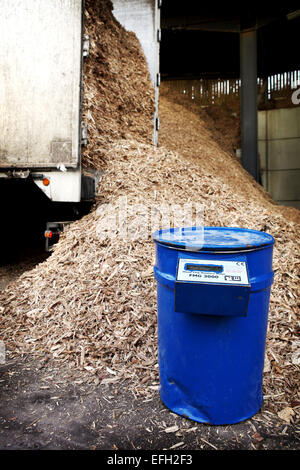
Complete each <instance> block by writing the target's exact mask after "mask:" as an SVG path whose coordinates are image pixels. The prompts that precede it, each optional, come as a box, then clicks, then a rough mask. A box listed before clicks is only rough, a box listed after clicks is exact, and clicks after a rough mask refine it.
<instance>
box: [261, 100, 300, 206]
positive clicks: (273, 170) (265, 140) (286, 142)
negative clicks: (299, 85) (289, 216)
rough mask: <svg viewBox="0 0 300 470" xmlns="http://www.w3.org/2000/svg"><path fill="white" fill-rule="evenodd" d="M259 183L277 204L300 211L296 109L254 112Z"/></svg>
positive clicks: (299, 134)
mask: <svg viewBox="0 0 300 470" xmlns="http://www.w3.org/2000/svg"><path fill="white" fill-rule="evenodd" d="M258 150H259V154H260V164H261V174H262V183H263V186H264V187H265V188H266V190H267V191H268V192H269V193H270V194H271V196H272V197H273V199H274V200H275V201H277V202H279V203H280V204H283V205H288V206H294V207H297V208H299V209H300V108H299V107H295V108H282V109H272V110H268V111H259V112H258Z"/></svg>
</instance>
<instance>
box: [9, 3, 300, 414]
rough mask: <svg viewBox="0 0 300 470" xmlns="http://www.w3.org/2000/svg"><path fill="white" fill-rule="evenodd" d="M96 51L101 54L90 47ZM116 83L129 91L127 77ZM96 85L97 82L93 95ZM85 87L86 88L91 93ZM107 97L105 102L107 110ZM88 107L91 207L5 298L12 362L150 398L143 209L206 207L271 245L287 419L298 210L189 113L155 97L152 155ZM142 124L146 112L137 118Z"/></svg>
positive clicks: (151, 348) (277, 353) (271, 357)
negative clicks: (275, 196) (41, 365)
mask: <svg viewBox="0 0 300 470" xmlns="http://www.w3.org/2000/svg"><path fill="white" fill-rule="evenodd" d="M89 3H90V2H88V4H89ZM101 3H102V2H101ZM89 11H90V10H89ZM90 18H91V16H90ZM91 21H92V20H91ZM114 24H115V23H114ZM105 34H107V35H108V36H107V38H106V39H105V41H106V42H107V43H108V42H109V37H110V34H113V32H111V30H110V29H109V28H107V31H106V33H105ZM122 34H123V33H122ZM119 37H121V35H120V36H119ZM102 41H104V39H103V38H102ZM92 47H94V48H95V49H97V46H96V43H95V44H92ZM136 47H137V51H136V57H137V58H140V59H141V61H142V63H144V58H143V57H142V54H141V52H140V50H139V48H138V46H137V45H136ZM99 53H100V52H99ZM95 55H97V54H96V53H95ZM92 57H93V56H92ZM91 60H93V58H92V59H91ZM95 60H96V59H95ZM125 65H126V64H124V67H125ZM131 65H132V63H131V61H129V63H128V67H129V68H130V67H131ZM91 67H93V66H92V65H91ZM125 68H126V67H125ZM121 78H122V77H121ZM121 78H120V77H119V80H121ZM142 78H143V77H142ZM143 79H144V80H146V78H145V77H144V78H143ZM86 80H87V79H86ZM104 86H105V87H106V86H108V85H106V84H105V85H104ZM121 86H124V89H125V90H128V88H129V87H132V83H131V82H128V81H127V75H126V74H125V75H124V77H123V82H121V81H120V87H121ZM97 87H98V84H97V83H96V82H93V85H91V89H92V90H94V91H93V93H95V90H98V88H97ZM149 87H150V85H148V89H150V88H149ZM91 89H90V88H89V85H87V86H86V92H87V93H89V94H90V93H91ZM99 90H103V83H100V84H99ZM134 91H135V90H131V92H132V93H134ZM97 93H98V92H97ZM99 93H101V91H99ZM110 98H111V97H110V96H106V97H105V98H101V99H105V100H107V101H106V106H107V109H109V107H110V106H111V102H110ZM117 99H119V98H117ZM86 100H87V98H86ZM94 100H95V114H93V120H94V126H95V132H94V131H93V135H92V136H91V137H92V138H91V141H92V143H91V146H90V147H88V152H87V154H86V161H89V162H92V163H93V165H94V167H95V168H101V169H102V170H104V171H103V176H102V179H101V181H100V183H99V187H98V195H97V204H96V205H95V207H94V210H93V211H92V212H91V213H90V214H88V215H87V216H85V217H84V218H82V219H81V220H79V221H77V222H74V223H73V224H72V225H70V226H69V227H68V228H67V230H66V231H65V232H64V234H63V236H62V238H61V240H60V242H59V243H58V244H57V245H56V246H55V249H54V252H53V254H52V255H51V256H50V257H49V258H48V259H47V260H46V261H45V262H43V263H41V264H39V265H37V266H36V267H35V268H34V269H32V270H31V271H28V272H26V273H23V274H22V275H21V276H20V277H19V279H18V281H17V282H12V283H11V284H10V285H8V286H7V287H6V289H5V290H4V291H3V292H2V293H1V295H0V305H1V307H0V309H1V310H0V325H1V339H2V340H4V341H5V344H6V347H7V348H8V349H9V350H10V351H11V352H12V353H13V354H15V355H20V354H24V353H31V354H34V355H38V356H40V357H44V358H45V359H46V360H49V361H50V362H52V363H53V361H54V362H55V363H56V364H58V365H59V366H61V367H65V368H66V369H67V370H68V374H69V377H70V380H71V379H72V380H75V381H76V380H84V381H88V382H91V383H101V384H110V383H115V384H120V385H122V384H124V386H125V385H126V387H127V388H129V389H130V390H132V392H133V393H134V394H135V396H141V397H144V398H145V399H151V398H152V397H153V396H154V395H156V394H157V388H158V387H157V386H158V365H157V329H156V285H155V281H154V277H153V269H152V268H153V264H154V244H153V242H152V240H151V230H152V229H153V227H151V226H150V217H148V216H147V214H148V215H149V214H150V213H151V211H152V212H153V210H155V209H156V208H157V210H159V208H160V207H162V205H163V204H166V205H170V206H171V207H174V205H176V204H177V205H180V206H181V207H182V204H184V203H187V202H189V203H193V204H195V205H196V204H202V205H203V217H204V223H205V225H207V226H238V227H248V228H252V229H258V230H264V231H267V232H268V233H270V234H272V235H273V236H274V237H275V239H276V245H275V248H274V271H275V282H274V284H273V287H272V295H271V302H270V317H269V319H270V320H269V331H268V338H267V354H266V370H265V375H264V393H265V407H266V408H265V409H267V412H269V413H271V414H274V413H275V414H277V413H279V412H282V410H286V409H291V410H292V411H291V412H290V414H289V416H292V418H291V419H292V420H294V419H295V418H296V415H297V413H298V411H299V405H300V398H299V395H298V386H299V375H298V374H299V363H300V356H299V350H300V344H299V336H298V332H299V331H297V328H298V323H297V315H298V314H299V310H298V309H299V284H300V283H299V274H300V269H299V267H300V253H299V244H300V243H299V229H300V224H299V211H296V210H294V209H287V208H284V207H281V206H278V205H276V204H275V203H274V202H273V201H272V200H271V198H270V197H269V196H268V195H267V193H266V192H265V191H264V190H263V189H262V188H261V187H260V186H259V185H258V184H257V183H256V182H255V181H254V180H253V179H252V177H250V176H249V175H248V173H247V172H246V171H244V170H243V168H242V167H241V165H240V163H239V162H238V161H237V159H235V158H233V157H232V155H230V153H228V152H227V151H225V150H224V149H223V148H222V147H221V146H220V144H219V143H217V142H216V139H215V138H214V135H213V132H212V129H211V128H210V127H209V128H208V127H207V126H206V122H205V120H204V119H203V118H201V116H200V115H198V114H196V113H193V112H192V111H191V110H189V109H186V108H185V107H184V106H182V105H180V104H175V103H174V102H173V101H168V100H166V99H165V98H162V99H161V101H160V117H161V132H160V147H159V148H155V147H153V146H152V145H151V144H149V143H147V141H148V138H149V135H148V133H146V134H147V136H146V137H142V134H143V131H142V133H138V132H137V134H138V135H137V138H135V139H134V138H132V137H130V138H128V136H126V138H124V136H122V135H121V134H120V133H119V131H120V130H121V129H123V124H122V123H121V124H120V123H119V121H114V118H113V117H112V118H111V119H112V122H113V126H115V127H113V129H116V131H113V132H112V133H108V138H107V139H106V136H105V133H103V132H102V129H103V128H102V126H103V125H104V124H103V119H106V118H107V119H110V116H106V113H105V112H103V116H99V115H98V114H97V109H98V108H97V107H98V95H97V94H95V95H94ZM85 102H87V101H85ZM90 103H91V101H90ZM89 110H90V112H91V113H92V112H93V110H91V108H90V109H89ZM86 113H87V111H86ZM130 117H131V116H130V113H128V118H130ZM148 118H149V116H148V110H147V111H146V112H145V114H144V118H143V120H142V122H146V120H147V119H148ZM150 125H151V126H152V122H151V120H150V124H149V126H150ZM142 138H143V139H144V142H142ZM97 142H98V143H99V148H101V151H100V152H97ZM99 154H100V155H101V158H99ZM104 157H105V159H104ZM124 201H125V202H126V204H127V218H126V220H125V221H124V220H123V219H122V217H123V215H124V214H123V213H122V212H120V209H121V208H122V207H124ZM145 211H146V212H145ZM145 213H146V215H145ZM115 214H117V217H119V219H118V220H117V222H118V223H115V222H116V221H115V220H114V218H113V217H114V215H115ZM125 222H126V224H127V225H126V227H127V228H128V232H127V235H126V233H125V231H124V230H123V229H124V224H125ZM122 223H123V226H121V225H122ZM140 227H143V228H144V230H140V229H139V228H140ZM121 228H122V229H121ZM146 229H147V230H146Z"/></svg>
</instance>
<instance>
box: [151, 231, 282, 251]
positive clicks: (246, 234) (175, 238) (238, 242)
mask: <svg viewBox="0 0 300 470" xmlns="http://www.w3.org/2000/svg"><path fill="white" fill-rule="evenodd" d="M153 240H154V241H156V242H158V243H160V244H162V245H167V246H169V247H172V248H177V249H179V250H186V251H202V250H203V251H204V250H212V251H247V250H253V249H255V248H259V247H263V246H267V245H273V244H274V243H275V240H274V238H273V237H272V236H271V235H269V234H268V233H266V232H260V231H259V230H251V229H247V228H239V227H182V228H170V229H164V230H158V231H157V232H155V233H154V234H153Z"/></svg>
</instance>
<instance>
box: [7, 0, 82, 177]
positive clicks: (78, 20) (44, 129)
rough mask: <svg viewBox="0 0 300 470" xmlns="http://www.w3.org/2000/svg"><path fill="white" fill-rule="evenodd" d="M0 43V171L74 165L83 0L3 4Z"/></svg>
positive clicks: (77, 144)
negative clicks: (4, 169)
mask: <svg viewBox="0 0 300 470" xmlns="http://www.w3.org/2000/svg"><path fill="white" fill-rule="evenodd" d="M0 44H1V47H0V167H2V168H11V167H14V168H52V167H54V168H55V167H57V166H58V165H59V164H64V165H65V166H66V167H77V166H78V165H79V163H80V138H79V135H80V88H81V60H82V51H81V49H82V0H59V1H58V0H50V1H48V0H47V1H45V0H1V13H0Z"/></svg>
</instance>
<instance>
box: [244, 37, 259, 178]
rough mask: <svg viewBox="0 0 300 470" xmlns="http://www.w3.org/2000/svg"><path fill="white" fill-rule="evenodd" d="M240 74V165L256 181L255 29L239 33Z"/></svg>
mask: <svg viewBox="0 0 300 470" xmlns="http://www.w3.org/2000/svg"><path fill="white" fill-rule="evenodd" d="M240 73H241V138H242V164H243V167H244V168H245V169H246V170H247V171H248V172H249V173H250V174H251V175H252V176H253V177H254V178H255V179H256V180H258V150H257V147H258V144H257V34H256V29H253V30H251V31H249V30H248V31H241V33H240Z"/></svg>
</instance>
